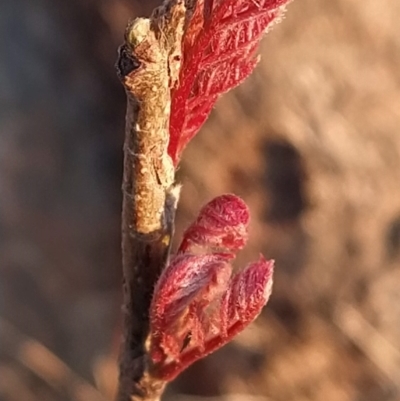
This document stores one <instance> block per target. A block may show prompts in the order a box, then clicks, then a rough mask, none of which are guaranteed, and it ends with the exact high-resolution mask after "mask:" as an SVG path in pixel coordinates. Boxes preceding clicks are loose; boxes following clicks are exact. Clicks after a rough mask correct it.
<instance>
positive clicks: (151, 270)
mask: <svg viewBox="0 0 400 401" xmlns="http://www.w3.org/2000/svg"><path fill="white" fill-rule="evenodd" d="M184 22H185V5H184V1H183V0H171V1H169V2H168V3H166V4H165V6H162V7H159V8H158V9H156V10H155V11H154V12H153V15H152V17H151V18H150V19H143V18H140V19H137V20H135V21H133V23H131V24H130V25H129V26H128V28H127V30H126V33H125V43H124V44H123V45H122V46H121V47H120V49H119V57H118V61H117V73H118V76H119V78H120V80H121V82H122V84H123V86H124V88H125V91H126V94H127V113H126V133H125V144H124V177H123V207H122V264H123V291H124V305H123V314H124V329H123V336H124V342H123V345H122V347H121V353H120V363H119V386H118V394H117V398H116V399H117V401H139V400H141V401H157V400H159V399H160V397H161V394H162V392H163V390H164V387H165V384H166V382H165V381H163V380H160V379H158V378H156V377H154V376H153V375H152V362H151V359H150V357H149V353H148V347H149V342H150V322H149V309H150V304H151V299H152V293H153V288H154V286H155V284H156V282H157V279H158V277H159V275H160V273H161V271H162V270H163V268H164V267H165V265H166V263H167V261H168V255H169V251H170V244H171V239H172V235H173V229H174V217H175V209H176V203H177V200H178V196H179V187H177V186H174V178H175V170H174V166H173V164H172V160H171V158H170V157H169V156H168V153H167V147H168V142H169V129H168V128H169V117H170V104H171V100H170V96H171V95H170V92H171V88H172V87H173V85H175V83H176V81H177V79H178V74H179V68H180V59H181V55H180V45H181V37H182V33H183V25H184Z"/></svg>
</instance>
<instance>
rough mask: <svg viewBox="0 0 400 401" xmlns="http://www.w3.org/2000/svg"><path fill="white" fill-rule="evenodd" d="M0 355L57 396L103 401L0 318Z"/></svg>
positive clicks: (32, 340)
mask: <svg viewBox="0 0 400 401" xmlns="http://www.w3.org/2000/svg"><path fill="white" fill-rule="evenodd" d="M0 343H1V349H2V352H4V353H6V354H7V355H9V356H10V357H11V358H13V359H16V360H17V361H18V362H19V363H21V365H23V366H25V368H27V369H29V370H30V371H31V372H32V373H33V374H35V375H36V376H37V377H40V378H41V379H42V380H43V381H44V382H45V383H47V384H48V385H49V386H50V387H51V388H53V389H55V390H56V391H58V392H59V393H63V394H68V396H69V398H70V399H71V400H75V401H105V398H104V396H103V395H102V394H101V393H100V392H99V391H98V390H97V389H96V388H95V387H93V386H92V385H91V384H89V383H87V382H86V381H85V380H83V379H82V378H81V377H79V376H78V375H76V374H75V373H74V372H73V371H72V370H71V369H70V368H69V367H68V366H67V365H66V364H65V363H64V362H63V361H61V360H60V359H59V358H58V357H57V356H56V355H54V354H53V353H52V352H51V351H50V350H49V349H48V348H46V347H45V346H43V345H42V344H40V343H39V342H38V341H36V340H34V339H33V338H30V337H28V336H26V335H24V334H22V333H21V332H20V331H19V330H18V329H17V328H16V327H14V326H13V325H12V324H11V323H10V322H9V321H7V320H6V319H5V318H2V317H0Z"/></svg>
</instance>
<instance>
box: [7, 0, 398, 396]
mask: <svg viewBox="0 0 400 401" xmlns="http://www.w3.org/2000/svg"><path fill="white" fill-rule="evenodd" d="M141 3H142V4H140V2H137V3H135V2H132V1H127V0H126V1H124V0H100V1H99V0H97V1H94V0H85V1H84V0H70V1H68V2H65V1H61V0H35V1H28V0H3V1H2V3H1V5H0V54H1V57H0V274H1V281H0V286H1V288H0V291H1V321H0V399H1V400H2V401H3V400H4V401H14V400H15V401H17V400H18V401H36V400H45V401H47V400H48V401H53V400H54V401H55V400H66V401H69V400H82V401H83V400H85V401H87V400H100V399H101V395H100V392H102V393H103V396H104V398H105V399H107V398H108V399H110V394H111V393H112V388H113V385H114V384H115V355H116V350H117V348H118V337H119V334H118V330H117V329H116V328H117V327H118V318H119V303H120V299H121V296H120V279H121V273H120V270H121V267H120V234H119V227H120V202H121V194H120V181H121V171H122V169H121V161H122V152H121V148H122V141H123V125H124V111H125V99H124V93H123V90H122V87H121V86H120V84H119V82H118V81H117V78H116V76H115V72H114V67H113V64H114V61H115V58H116V48H117V46H118V44H119V43H120V42H121V38H122V33H123V30H124V27H125V24H126V21H127V20H128V19H129V18H131V17H133V16H135V15H139V14H142V15H148V14H149V12H150V10H151V9H152V6H153V5H154V4H155V3H156V2H154V1H151V2H150V1H144V0H143V1H142V2H141ZM399 21H400V1H399V0H382V1H373V0H368V1H365V0H321V1H318V2H315V1H312V0H297V1H294V2H293V3H292V4H291V5H290V7H289V12H288V13H287V17H286V19H285V20H284V22H283V23H282V24H280V25H278V26H277V27H276V28H275V29H274V30H273V31H272V32H271V33H270V34H269V35H267V37H266V38H265V39H264V41H263V44H262V49H261V53H262V60H261V63H260V65H259V67H258V68H257V71H256V73H255V74H254V75H253V76H252V77H251V78H250V79H248V80H247V81H246V83H245V84H244V85H242V86H241V87H240V88H238V89H236V90H235V91H233V92H231V93H230V94H229V95H226V96H224V97H223V98H222V99H221V100H220V101H219V102H218V105H217V107H216V109H215V111H214V112H213V114H212V116H211V117H210V119H209V121H208V122H207V124H206V126H205V127H204V129H203V130H202V132H201V133H200V134H199V135H198V136H197V137H196V139H195V140H194V141H193V142H192V143H191V144H190V146H189V148H188V149H187V151H186V152H185V154H184V158H183V161H182V165H181V169H180V172H179V177H180V180H181V181H182V182H183V184H184V185H183V192H182V198H181V202H180V208H179V216H178V221H177V236H178V237H179V235H180V234H181V233H182V230H183V229H184V227H185V226H186V225H187V224H188V223H189V222H190V221H191V219H192V218H193V217H194V216H195V215H196V213H197V211H198V210H199V208H200V207H201V206H202V205H203V204H204V203H205V202H206V201H208V200H209V199H211V198H212V197H213V196H216V195H219V194H221V193H223V192H234V193H236V194H238V195H240V196H242V197H243V198H244V199H245V200H246V201H247V202H248V204H249V206H250V208H251V210H252V225H251V240H250V244H249V246H248V247H247V248H246V250H245V251H243V252H242V253H241V255H240V257H239V258H238V263H237V265H238V266H240V265H243V264H245V263H246V262H248V261H249V260H251V259H254V258H257V257H258V254H259V252H262V253H263V254H264V255H266V256H267V257H268V258H274V259H275V260H276V273H275V285H274V292H273V296H272V298H271V300H270V302H269V305H268V306H267V308H266V309H265V310H264V312H263V313H262V316H261V317H260V318H259V319H258V320H257V322H256V323H255V324H253V325H252V326H251V327H250V328H249V329H248V330H246V331H245V332H244V333H243V334H242V335H240V336H239V337H238V338H237V340H235V341H234V342H233V343H232V344H230V345H228V346H226V347H225V348H223V349H222V350H221V351H219V352H217V353H215V354H214V355H212V356H210V357H208V358H207V359H205V360H203V361H201V362H199V363H197V364H196V365H194V366H193V367H191V368H190V369H188V370H187V371H186V372H185V373H184V374H182V376H181V377H180V378H178V380H176V382H175V383H173V384H172V385H171V386H170V387H169V389H168V391H167V393H166V395H165V400H177V399H179V400H192V401H198V400H204V399H206V400H230V401H239V400H240V401H241V400H243V401H245V400H249V401H252V400H254V401H255V400H257V401H261V400H265V401H266V400H268V401H291V400H293V401H294V400H296V401H306V400H310V401H311V400H315V401H317V400H324V401H361V400H363V401H398V400H400V31H399ZM57 358H58V359H57ZM94 387H97V389H98V391H96V390H95V388H94ZM184 395H186V396H184ZM199 397H201V398H199ZM204 397H207V398H204Z"/></svg>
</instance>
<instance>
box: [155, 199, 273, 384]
mask: <svg viewBox="0 0 400 401" xmlns="http://www.w3.org/2000/svg"><path fill="white" fill-rule="evenodd" d="M248 222H249V212H248V208H247V206H246V204H245V203H244V202H243V201H242V200H241V199H240V198H238V197H237V196H235V195H223V196H220V197H218V198H216V199H214V200H212V201H211V202H209V203H208V204H207V205H206V206H205V207H204V208H203V209H202V210H201V212H200V214H199V217H198V218H197V220H196V221H195V222H194V223H193V224H192V225H191V226H190V227H189V229H188V230H187V231H186V232H185V235H184V240H183V242H182V245H181V247H180V251H179V253H178V254H177V255H175V256H174V257H172V259H171V261H170V263H169V265H168V266H167V267H166V269H165V270H164V271H163V273H162V274H161V276H160V278H159V280H158V282H157V285H156V287H155V289H154V294H153V299H152V303H151V307H150V333H151V336H150V356H151V359H152V362H153V374H154V375H155V376H157V377H159V378H161V379H163V380H166V381H169V380H172V379H173V378H175V377H176V376H177V375H178V374H179V373H180V372H181V371H182V370H184V369H186V367H188V366H189V365H190V364H192V363H193V362H195V361H196V360H198V359H200V358H203V357H204V356H206V355H208V354H210V353H211V352H213V351H215V350H216V349H218V348H219V347H221V346H223V345H224V344H226V343H227V342H229V341H230V340H231V339H232V338H233V337H234V336H235V335H236V334H237V333H239V332H240V331H241V330H243V329H244V328H245V327H246V326H247V325H248V324H249V323H251V322H252V321H253V320H254V319H255V318H256V317H257V315H258V314H259V313H260V311H261V309H262V307H263V306H264V305H265V304H266V302H267V301H268V298H269V295H270V293H271V287H272V273H273V262H272V261H266V260H265V259H264V258H263V257H261V258H260V260H259V261H258V262H254V263H252V264H250V265H249V266H248V267H247V268H246V269H244V270H243V271H241V272H239V273H238V274H236V275H235V276H234V277H233V278H232V279H231V273H232V266H231V265H230V263H229V261H230V260H231V259H232V258H233V257H234V253H235V252H236V251H238V250H239V249H241V248H242V247H243V246H244V244H245V242H246V239H247V225H248ZM198 246H201V247H204V248H205V251H207V252H208V253H206V254H204V253H203V254H194V253H192V251H193V250H197V249H195V248H196V247H198ZM220 250H223V251H226V252H225V253H222V252H217V251H220Z"/></svg>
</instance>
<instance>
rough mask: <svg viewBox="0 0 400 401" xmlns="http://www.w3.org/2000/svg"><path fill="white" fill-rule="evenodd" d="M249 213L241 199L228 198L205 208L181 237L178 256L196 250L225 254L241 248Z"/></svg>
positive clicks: (217, 199) (235, 197) (245, 234)
mask: <svg viewBox="0 0 400 401" xmlns="http://www.w3.org/2000/svg"><path fill="white" fill-rule="evenodd" d="M249 220H250V213H249V209H248V207H247V205H246V204H245V203H244V202H243V200H242V199H240V198H239V197H237V196H235V195H231V194H227V195H222V196H218V197H217V198H215V199H213V200H212V201H211V202H209V203H207V205H205V206H204V207H203V208H202V209H201V211H200V213H199V216H198V217H197V219H196V221H194V222H193V223H192V224H191V225H190V226H189V228H188V229H187V230H186V231H185V233H184V234H183V240H182V243H181V246H180V247H179V252H188V251H189V252H194V251H196V246H197V247H199V246H200V247H203V248H206V251H208V252H210V251H212V250H214V249H217V250H222V251H224V252H236V251H238V250H240V249H242V248H243V246H244V245H245V244H246V241H247V237H248V224H249Z"/></svg>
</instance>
